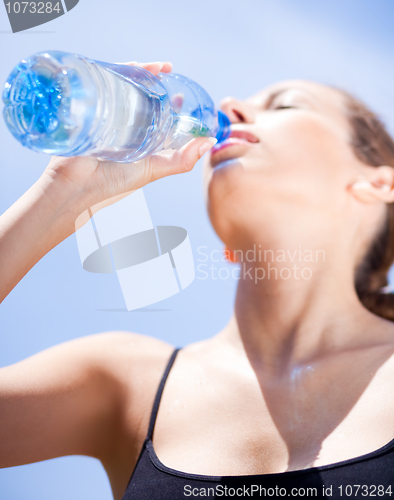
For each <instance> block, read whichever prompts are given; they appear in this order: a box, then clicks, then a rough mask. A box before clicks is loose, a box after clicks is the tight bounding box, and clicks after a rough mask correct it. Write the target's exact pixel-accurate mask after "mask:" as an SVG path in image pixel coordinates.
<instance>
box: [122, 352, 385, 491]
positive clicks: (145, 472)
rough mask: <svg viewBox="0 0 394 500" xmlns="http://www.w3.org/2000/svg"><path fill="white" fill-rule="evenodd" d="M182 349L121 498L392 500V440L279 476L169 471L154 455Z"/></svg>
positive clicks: (171, 362)
mask: <svg viewBox="0 0 394 500" xmlns="http://www.w3.org/2000/svg"><path fill="white" fill-rule="evenodd" d="M178 351H179V349H175V350H174V352H173V354H172V356H171V357H170V360H169V361H168V364H167V367H166V369H165V371H164V374H163V377H162V380H161V382H160V385H159V388H158V390H157V394H156V398H155V401H154V404H153V409H152V414H151V418H150V423H149V429H148V434H147V436H146V439H145V442H144V444H143V447H142V450H141V453H140V456H139V458H138V461H137V465H136V466H135V469H134V472H133V473H132V475H131V478H130V481H129V484H128V485H127V488H126V491H125V494H124V496H123V498H122V500H177V499H187V498H191V499H197V498H230V497H232V498H266V497H270V498H282V497H290V498H291V497H301V496H302V497H308V498H309V497H312V498H327V497H328V498H336V499H339V498H342V499H343V498H344V497H345V498H349V497H350V498H353V497H356V498H360V499H362V498H369V497H371V498H372V497H373V498H386V499H389V498H391V495H392V494H393V495H394V484H393V483H394V439H393V440H392V441H390V442H389V443H388V444H386V445H385V446H383V447H382V448H380V449H378V450H376V451H373V452H371V453H367V454H366V455H362V456H360V457H356V458H351V459H349V460H344V461H342V462H336V463H334V464H330V465H322V466H320V467H312V468H309V469H303V470H297V471H289V472H280V473H276V474H257V475H245V476H205V475H201V474H188V473H186V472H181V471H177V470H174V469H171V468H169V467H166V466H165V465H164V464H162V463H161V462H160V460H159V459H158V457H157V455H156V453H155V450H154V448H153V444H152V435H153V429H154V426H155V421H156V417H157V412H158V409H159V405H160V399H161V395H162V393H163V389H164V385H165V383H166V380H167V377H168V374H169V372H170V369H171V367H172V365H173V363H174V361H175V357H176V355H177V353H178ZM190 453H193V450H190ZM393 500H394V497H393Z"/></svg>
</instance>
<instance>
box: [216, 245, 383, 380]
mask: <svg viewBox="0 0 394 500" xmlns="http://www.w3.org/2000/svg"><path fill="white" fill-rule="evenodd" d="M257 250H258V249H257ZM297 250H299V249H297ZM301 250H302V249H301ZM342 250H343V249H342ZM313 252H314V251H312V254H313V255H312V256H311V254H310V253H309V252H308V255H309V260H308V259H307V260H305V258H306V253H302V252H301V253H298V252H297V255H296V257H294V249H293V250H292V251H290V254H289V255H290V257H288V258H287V260H286V259H285V260H284V257H283V254H282V252H274V253H273V255H274V258H272V254H271V253H270V258H269V259H268V257H267V259H265V260H264V257H263V258H262V259H258V260H257V262H256V261H254V262H253V261H252V262H248V261H247V259H246V254H245V258H244V259H242V260H243V262H242V263H241V266H240V267H241V272H240V280H239V284H238V289H237V296H236V301H235V314H234V316H233V318H232V320H231V321H230V323H229V325H228V327H227V328H226V329H225V335H227V336H228V338H229V339H231V341H232V342H235V343H238V344H239V346H240V347H243V348H244V349H245V351H246V354H247V356H248V358H249V360H250V361H251V363H252V364H253V365H254V367H255V368H256V369H258V370H264V371H269V372H271V373H275V374H280V373H284V372H288V371H289V370H291V369H292V368H294V367H296V366H300V365H304V364H307V363H311V362H313V361H314V360H316V359H317V358H320V357H321V356H324V354H332V353H334V352H336V351H338V350H341V349H344V348H346V347H349V345H353V346H354V345H355V344H356V343H357V342H358V343H359V342H360V341H361V342H363V341H367V339H366V338H365V337H363V336H360V327H361V325H363V324H365V325H366V324H368V323H369V324H371V321H372V322H373V321H376V317H375V316H373V315H372V314H371V313H369V312H368V311H367V310H366V309H364V307H363V306H362V305H361V303H360V302H359V300H358V297H357V294H356V291H355V289H354V284H353V279H354V278H353V266H352V263H351V262H350V261H346V259H344V258H343V255H349V253H347V254H346V253H344V252H343V251H341V252H339V251H338V249H334V250H331V251H325V252H324V254H321V257H320V259H319V257H316V254H315V253H313ZM250 255H251V254H249V260H253V259H251V258H250ZM266 255H267V254H266ZM323 255H324V258H323ZM285 257H286V256H285ZM290 258H293V260H292V261H290ZM295 267H296V268H297V269H296V268H295ZM360 339H361V340H360Z"/></svg>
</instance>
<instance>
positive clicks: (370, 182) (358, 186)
mask: <svg viewBox="0 0 394 500" xmlns="http://www.w3.org/2000/svg"><path fill="white" fill-rule="evenodd" d="M367 169H368V170H366V171H365V174H364V175H363V176H362V177H361V176H360V177H358V178H357V180H356V181H355V182H353V183H352V184H350V186H349V191H351V193H352V194H353V196H354V197H355V198H357V199H358V200H359V201H362V202H364V203H375V202H379V201H381V202H384V203H392V202H393V201H394V168H392V167H389V166H387V165H382V166H380V167H367Z"/></svg>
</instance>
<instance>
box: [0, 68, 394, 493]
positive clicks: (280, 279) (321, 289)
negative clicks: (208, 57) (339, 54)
mask: <svg viewBox="0 0 394 500" xmlns="http://www.w3.org/2000/svg"><path fill="white" fill-rule="evenodd" d="M144 67H145V68H146V69H148V70H149V71H152V72H153V73H155V74H157V73H158V72H159V71H160V70H161V71H170V70H171V66H170V64H168V63H165V64H164V65H163V64H162V63H160V64H159V63H155V64H148V65H144ZM222 108H223V110H224V112H225V113H227V115H228V116H229V117H230V119H231V121H232V123H233V125H232V137H231V138H230V140H229V141H228V142H226V143H225V144H224V145H221V146H214V147H213V149H212V150H211V152H210V154H209V158H208V159H207V161H206V164H205V177H206V187H207V200H208V210H209V215H210V218H211V221H212V224H213V226H214V229H215V230H216V232H217V234H218V235H219V237H220V238H221V239H222V241H223V242H224V243H225V245H226V247H227V255H228V257H229V259H230V260H233V261H238V262H239V263H240V265H241V275H240V280H239V285H238V290H237V296H236V301H235V311H234V316H233V318H232V319H231V321H230V323H229V324H228V325H227V326H226V327H225V328H224V329H223V331H221V332H219V333H218V334H217V335H216V336H214V337H213V338H211V339H208V340H204V341H202V342H197V343H195V344H192V345H188V346H186V347H185V348H183V349H182V350H180V351H179V352H178V353H177V351H174V348H173V347H172V346H171V345H169V344H167V343H165V342H162V341H159V340H157V339H154V338H149V337H146V336H142V335H138V334H134V333H133V334H131V333H128V332H127V333H126V332H111V333H104V334H99V335H93V336H89V337H86V338H81V339H78V340H74V341H71V342H67V343H65V344H63V345H60V346H56V347H54V348H51V349H48V350H46V351H44V352H41V353H39V354H37V355H35V356H32V357H31V358H28V359H26V360H24V361H22V362H20V363H16V364H15V365H12V366H9V367H6V368H2V369H1V370H0V375H1V377H0V394H1V398H2V404H1V407H0V412H1V413H0V415H1V425H0V443H1V447H0V466H2V467H10V466H15V465H20V464H26V463H31V462H35V461H40V460H46V459H49V458H53V457H58V456H64V455H75V454H80V455H88V456H92V457H96V458H98V459H99V460H101V462H102V463H103V465H104V467H105V469H106V471H107V473H108V476H109V479H110V482H111V486H112V490H113V494H114V498H115V499H116V500H120V499H121V498H124V499H129V498H160V499H161V498H163V499H164V498H165V499H174V498H184V497H185V496H192V497H195V496H214V495H215V494H216V495H217V496H256V497H257V496H276V497H280V496H303V494H304V495H306V493H305V492H304V493H303V494H302V491H301V488H304V489H305V491H306V489H307V488H312V489H311V492H310V493H308V495H309V496H317V497H322V496H332V497H333V498H336V497H338V498H339V496H343V495H345V488H346V487H347V486H348V487H350V488H353V489H352V495H355V492H356V486H355V485H358V490H359V491H358V490H357V491H358V496H369V495H370V494H371V495H375V496H390V491H391V489H390V488H391V480H392V479H394V472H392V471H393V468H392V466H393V465H394V440H393V441H391V440H392V439H393V437H394V431H393V429H394V398H393V397H392V394H393V385H394V382H393V381H394V358H393V356H392V355H393V352H394V325H393V323H392V322H391V320H393V319H394V312H393V311H394V310H393V309H392V308H391V307H390V304H391V302H390V301H391V296H390V295H389V294H387V293H384V292H385V290H381V289H382V287H384V286H386V285H387V280H386V275H387V271H388V269H389V267H390V264H391V263H392V261H393V257H394V244H393V235H394V222H393V221H394V212H393V207H394V205H391V203H392V202H393V201H394V188H393V186H394V168H393V167H394V143H393V141H392V140H391V138H390V137H389V136H388V134H387V132H386V131H385V129H384V127H383V125H382V124H381V123H380V122H379V121H378V119H377V118H376V117H375V116H374V115H373V114H372V113H371V112H370V111H368V110H367V109H366V108H365V107H364V106H363V105H362V104H361V103H359V102H358V101H356V100H354V99H353V98H352V97H351V96H349V95H348V94H345V93H344V92H343V91H340V90H337V89H334V88H330V87H326V86H323V85H319V84H316V83H310V82H304V81H290V82H285V83H280V84H276V85H273V86H271V87H269V88H267V89H265V90H263V91H262V92H260V93H258V94H256V95H255V96H253V97H251V98H250V99H247V100H246V101H237V100H235V99H230V98H229V99H227V100H225V101H224V102H223V104H222ZM212 142H213V141H209V140H207V139H206V138H198V139H194V140H193V141H191V142H190V143H189V144H188V145H186V146H185V147H184V148H183V149H182V150H180V151H179V152H172V153H171V155H169V156H165V155H154V156H152V157H150V158H147V159H146V160H142V161H140V162H138V163H136V164H135V165H134V166H133V168H129V167H128V166H127V165H120V164H117V165H116V168H113V165H111V164H110V162H99V161H97V160H96V159H94V158H82V157H78V158H59V157H58V158H53V159H52V160H51V162H50V164H49V166H48V168H47V169H46V171H45V172H44V174H43V175H42V177H41V178H40V179H39V180H38V181H37V183H36V184H35V185H34V186H33V187H32V188H31V189H30V190H29V191H28V192H27V193H26V194H25V195H24V196H22V198H21V199H20V200H18V201H17V202H16V203H15V205H13V206H12V207H11V208H10V209H9V210H8V211H7V212H6V213H5V214H4V215H3V216H2V218H1V233H0V235H1V240H0V241H1V242H0V245H1V246H0V251H1V255H2V260H1V263H2V264H1V276H2V281H1V296H2V298H4V297H5V296H6V295H7V294H8V293H9V292H10V290H11V289H12V288H13V287H14V286H15V285H16V284H17V282H18V281H19V280H20V279H21V278H22V277H23V276H24V275H25V274H26V273H27V272H28V270H29V269H30V268H31V267H32V266H33V265H34V264H35V263H36V262H37V261H38V260H39V259H40V258H41V257H42V256H43V255H45V253H46V252H48V251H49V250H50V249H51V248H53V247H54V246H55V245H57V244H58V243H60V242H61V241H62V240H63V239H65V238H66V237H67V236H69V235H70V234H71V233H72V232H73V231H74V223H75V220H76V218H77V216H78V215H79V214H80V213H82V212H83V211H84V210H86V208H88V207H90V206H92V205H94V204H96V203H98V202H100V201H103V200H105V199H108V198H111V197H113V196H116V195H119V194H121V193H124V192H126V191H130V190H132V189H136V188H139V187H141V186H143V185H145V184H147V183H148V182H151V181H153V180H155V179H158V178H159V177H163V176H166V175H171V174H176V173H181V172H184V171H188V170H190V169H192V168H193V165H194V163H195V162H196V161H197V160H198V158H199V157H200V156H202V155H203V154H204V153H205V152H206V151H207V150H208V149H209V148H210V147H211V146H212ZM21 242H23V245H21ZM248 251H249V253H248ZM259 251H260V252H259ZM286 256H289V258H286ZM307 256H308V258H307ZM290 261H291V268H290V267H289V262H290ZM293 263H294V266H293ZM273 268H275V272H274V269H273ZM285 268H286V269H285ZM175 356H176V358H175ZM171 366H172V370H171V372H170V371H169V370H170V368H171ZM163 372H164V375H163ZM167 376H168V378H167ZM160 381H161V382H162V383H161V384H160ZM164 383H165V386H164ZM159 385H160V386H159ZM164 387H165V390H164V392H163V388H164ZM162 393H163V397H162V398H161V396H162ZM160 401H161V402H160ZM159 402H160V411H158V409H159ZM152 406H153V411H152ZM156 417H157V420H156ZM153 430H154V437H152V436H153ZM152 439H153V442H152ZM133 471H134V472H133ZM132 472H133V475H132V477H131V478H130V476H131V473H132ZM129 480H130V481H129ZM256 488H257V489H256ZM330 488H331V495H330ZM341 488H343V490H341ZM347 491H348V492H349V491H350V490H349V489H348V490H347ZM347 494H348V493H347Z"/></svg>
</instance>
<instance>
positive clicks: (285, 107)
mask: <svg viewBox="0 0 394 500" xmlns="http://www.w3.org/2000/svg"><path fill="white" fill-rule="evenodd" d="M295 107H296V106H275V107H274V109H276V110H279V109H292V108H295Z"/></svg>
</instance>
